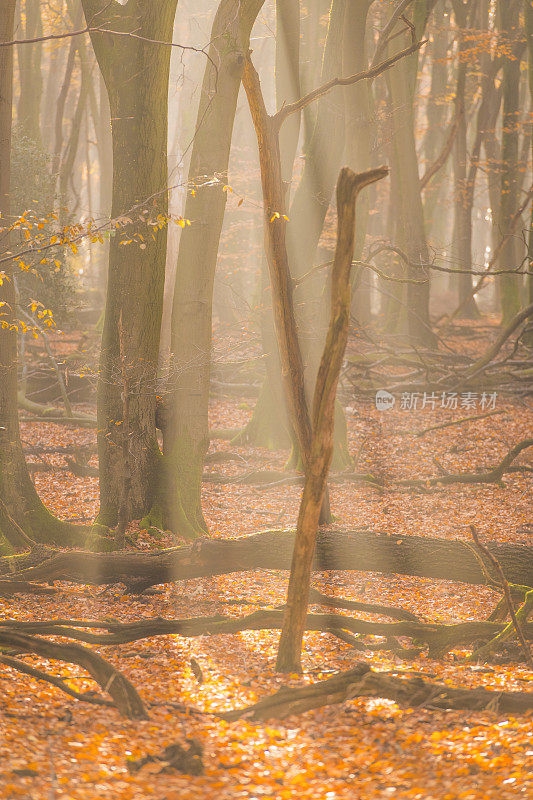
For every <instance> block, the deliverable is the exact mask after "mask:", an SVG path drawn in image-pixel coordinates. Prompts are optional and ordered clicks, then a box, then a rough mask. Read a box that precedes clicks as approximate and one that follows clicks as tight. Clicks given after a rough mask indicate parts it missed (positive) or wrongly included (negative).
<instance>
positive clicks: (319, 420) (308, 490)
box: [276, 167, 388, 672]
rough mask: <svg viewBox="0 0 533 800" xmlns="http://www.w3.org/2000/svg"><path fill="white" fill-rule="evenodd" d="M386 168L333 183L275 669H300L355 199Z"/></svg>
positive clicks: (341, 348) (340, 353) (347, 173)
mask: <svg viewBox="0 0 533 800" xmlns="http://www.w3.org/2000/svg"><path fill="white" fill-rule="evenodd" d="M387 172H388V170H387V169H386V168H384V167H381V168H379V169H377V170H371V171H370V172H367V173H362V174H359V175H356V174H355V173H354V172H352V171H351V170H350V169H348V168H345V169H343V170H342V171H341V174H340V177H339V182H338V184H337V213H338V229H337V248H336V252H335V259H334V262H333V269H332V280H331V319H330V324H329V329H328V334H327V339H326V344H325V347H324V352H323V355H322V359H321V362H320V367H319V370H318V376H317V381H316V388H315V395H314V401H313V423H312V424H313V432H312V439H311V451H310V455H309V461H308V469H307V471H306V476H305V484H304V491H303V497H302V501H301V503H300V512H299V514H298V524H297V527H296V540H295V544H294V553H293V557H292V565H291V574H290V578H289V588H288V592H287V610H286V612H285V615H284V619H283V628H282V631H281V638H280V642H279V648H278V656H277V660H276V668H277V669H278V671H280V672H301V668H302V662H301V652H302V640H303V634H304V631H305V620H306V616H307V606H308V602H309V585H310V578H311V571H312V568H313V558H314V554H315V543H316V535H317V530H318V521H319V517H320V509H321V507H322V501H323V498H324V492H325V490H326V482H327V477H328V472H329V467H330V464H331V459H332V456H333V437H334V423H335V396H336V394H337V383H338V380H339V374H340V370H341V366H342V361H343V358H344V353H345V350H346V344H347V342H348V332H349V326H350V306H351V296H350V283H351V281H350V274H351V268H352V259H353V250H354V243H355V203H356V200H357V195H358V193H359V192H360V191H361V189H362V188H363V187H364V186H366V185H368V184H370V183H373V182H374V181H377V180H380V179H381V178H384V177H385V175H387Z"/></svg>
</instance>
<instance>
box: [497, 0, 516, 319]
mask: <svg viewBox="0 0 533 800" xmlns="http://www.w3.org/2000/svg"><path fill="white" fill-rule="evenodd" d="M499 13H500V22H501V31H502V33H503V35H504V37H505V44H506V47H507V48H508V49H509V50H510V52H509V53H508V54H506V55H504V56H502V59H503V78H502V85H503V120H502V152H501V184H500V213H499V217H498V222H499V225H500V228H501V230H500V236H504V235H505V233H506V231H507V229H508V228H509V226H510V224H511V220H512V219H513V217H514V215H515V213H516V210H517V208H518V205H519V176H518V167H519V153H518V149H519V141H518V137H519V122H520V57H519V56H518V52H517V45H516V43H515V37H516V36H517V35H518V34H519V30H520V5H519V3H518V0H500V4H499ZM498 265H499V267H500V269H506V270H508V269H516V268H517V267H519V266H520V264H519V263H518V262H517V258H516V248H515V238H514V237H513V236H510V237H509V238H508V240H507V242H506V243H505V244H504V246H503V247H502V249H501V252H500V256H499V258H498ZM499 289H500V303H501V313H502V323H503V324H505V323H506V322H508V321H509V320H510V319H511V318H512V317H514V316H515V314H517V313H518V311H519V310H520V278H519V276H516V275H500V276H499Z"/></svg>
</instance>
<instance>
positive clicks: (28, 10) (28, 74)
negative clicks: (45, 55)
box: [17, 0, 43, 142]
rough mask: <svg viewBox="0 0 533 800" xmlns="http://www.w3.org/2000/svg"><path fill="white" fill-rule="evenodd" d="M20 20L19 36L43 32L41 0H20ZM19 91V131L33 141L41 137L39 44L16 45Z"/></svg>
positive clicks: (40, 46)
mask: <svg viewBox="0 0 533 800" xmlns="http://www.w3.org/2000/svg"><path fill="white" fill-rule="evenodd" d="M22 8H24V20H25V22H24V24H23V25H22V24H21V25H20V38H21V39H33V38H35V37H37V36H41V35H42V32H43V26H42V20H41V0H24V6H23V4H22V0H21V3H20V12H21V17H22ZM17 55H18V66H19V81H20V94H19V101H18V104H17V122H18V125H19V127H20V133H21V134H22V135H23V136H26V137H27V138H28V139H30V140H31V141H33V142H40V141H41V127H40V121H41V120H40V110H41V94H42V75H41V60H42V45H40V44H24V45H20V46H19V47H18V48H17Z"/></svg>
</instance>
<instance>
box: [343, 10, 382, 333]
mask: <svg viewBox="0 0 533 800" xmlns="http://www.w3.org/2000/svg"><path fill="white" fill-rule="evenodd" d="M371 5H372V3H371V0H351V2H349V3H348V5H347V6H346V16H345V19H344V42H343V64H342V71H343V74H344V75H355V73H356V72H362V71H363V70H365V69H366V68H367V66H368V60H367V47H366V26H367V17H368V12H369V10H370V6H371ZM372 107H373V99H372V89H371V87H370V85H369V82H368V81H362V82H361V83H356V84H355V85H354V86H346V88H345V89H344V108H345V144H344V153H345V161H346V164H347V165H348V166H349V167H351V169H353V170H354V172H363V171H364V170H367V169H370V167H371V165H372V132H373V123H372V111H373V108H372ZM374 163H375V162H374ZM370 194H371V193H370V192H364V194H363V195H362V196H361V197H360V198H359V202H358V209H357V228H356V231H355V244H354V260H356V261H358V260H360V259H361V256H362V254H363V248H364V246H365V240H366V234H367V229H368V221H369V212H370V199H369V196H370ZM352 275H353V277H352V288H353V291H352V311H353V315H354V317H355V319H356V321H357V323H359V325H361V326H365V325H368V324H369V323H370V321H371V316H372V314H371V273H370V272H369V271H368V270H366V269H364V268H363V267H354V270H353V273H352Z"/></svg>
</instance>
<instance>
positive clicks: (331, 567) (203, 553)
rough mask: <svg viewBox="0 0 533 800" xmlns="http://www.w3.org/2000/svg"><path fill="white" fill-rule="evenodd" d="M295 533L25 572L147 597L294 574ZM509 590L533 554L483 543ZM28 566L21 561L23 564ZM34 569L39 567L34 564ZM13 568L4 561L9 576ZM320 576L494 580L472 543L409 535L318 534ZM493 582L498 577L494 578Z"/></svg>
mask: <svg viewBox="0 0 533 800" xmlns="http://www.w3.org/2000/svg"><path fill="white" fill-rule="evenodd" d="M294 543H295V534H294V533H290V532H287V531H265V532H264V533H256V534H253V535H252V536H243V537H240V538H238V539H207V538H202V539H199V540H198V541H196V542H195V543H194V544H192V545H190V546H188V547H177V548H173V549H170V550H163V551H160V552H153V553H138V552H128V553H106V554H96V553H80V552H74V553H72V552H71V553H67V552H64V553H63V552H62V553H58V554H57V555H55V556H54V557H53V558H51V559H49V560H48V561H47V562H44V563H43V564H41V565H39V566H36V567H34V568H32V569H31V571H30V570H27V571H26V572H25V573H24V579H25V580H49V579H50V580H67V581H72V582H74V583H76V582H80V583H90V584H93V585H97V586H98V585H105V584H116V583H125V584H127V585H128V586H131V587H135V588H136V589H138V590H141V589H142V588H143V587H146V588H148V587H150V586H156V585H158V584H161V583H171V582H173V581H182V580H191V579H193V578H202V577H208V576H210V575H229V574H232V573H235V572H248V571H252V570H257V569H260V570H271V569H273V570H289V569H290V566H291V559H292V554H293V551H294ZM485 544H486V545H487V546H488V548H489V550H490V552H491V553H492V554H493V555H494V556H496V558H497V559H498V561H499V563H500V565H501V567H502V569H503V571H504V573H505V577H506V578H507V580H508V581H509V583H516V584H519V585H521V586H533V547H531V546H528V545H525V544H500V543H499V542H485ZM19 558H20V559H22V558H23V557H19ZM33 563H35V561H34V562H33ZM11 566H12V564H11V563H10V562H8V561H7V560H4V561H1V560H0V570H1V571H2V572H3V573H4V574H6V573H7V572H9V571H10V569H11ZM313 571H315V572H334V571H350V572H353V571H355V572H358V571H359V572H379V573H382V574H384V575H386V576H390V575H391V573H393V574H397V575H414V576H417V577H422V578H431V579H434V580H446V581H458V582H460V583H467V584H472V585H485V584H487V583H488V582H489V577H488V576H492V567H491V565H490V564H486V565H485V564H484V561H483V559H482V558H481V557H480V554H479V553H477V552H476V550H475V547H474V546H473V545H472V542H471V541H459V540H457V539H454V538H452V537H449V538H446V539H434V538H430V537H427V536H403V535H401V534H395V533H392V534H390V533H383V532H379V531H351V532H350V531H336V530H327V531H326V530H323V531H319V532H318V535H317V541H316V551H315V557H314V560H313ZM494 577H495V576H494Z"/></svg>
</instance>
